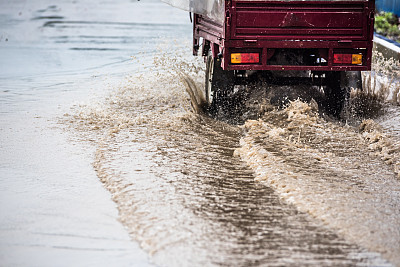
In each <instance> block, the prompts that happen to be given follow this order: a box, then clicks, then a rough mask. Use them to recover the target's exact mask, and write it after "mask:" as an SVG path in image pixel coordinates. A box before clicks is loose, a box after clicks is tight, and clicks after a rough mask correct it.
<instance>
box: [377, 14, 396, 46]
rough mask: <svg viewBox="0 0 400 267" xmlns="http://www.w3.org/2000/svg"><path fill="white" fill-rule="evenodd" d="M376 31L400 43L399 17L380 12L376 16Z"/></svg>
mask: <svg viewBox="0 0 400 267" xmlns="http://www.w3.org/2000/svg"><path fill="white" fill-rule="evenodd" d="M375 31H376V32H377V33H378V34H381V35H383V36H386V37H387V38H389V39H391V40H394V41H396V42H399V43H400V23H399V17H397V16H396V15H395V14H393V13H391V12H379V13H377V14H376V16H375Z"/></svg>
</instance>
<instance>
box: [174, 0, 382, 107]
mask: <svg viewBox="0 0 400 267" xmlns="http://www.w3.org/2000/svg"><path fill="white" fill-rule="evenodd" d="M167 1H168V0H167ZM170 1H177V0H170ZM181 1H183V0H181ZM187 1H189V2H192V1H191V0H187ZM203 1H204V3H207V5H208V6H207V7H206V8H205V9H204V10H201V12H199V13H196V10H195V9H189V10H190V11H194V12H195V14H194V21H193V53H194V54H195V55H198V53H199V52H200V48H201V54H202V55H203V56H204V57H205V58H206V61H207V71H206V85H205V87H206V88H205V95H206V98H207V101H208V102H209V104H210V105H211V104H213V102H214V104H215V100H216V99H219V100H221V101H222V100H223V99H224V98H226V97H227V95H228V94H229V92H230V91H232V88H233V86H234V85H235V84H237V82H238V81H239V80H240V79H239V78H240V77H243V76H246V75H247V74H246V73H249V71H251V72H254V71H262V72H271V73H273V72H278V71H279V72H282V71H299V72H302V73H303V74H302V75H301V77H297V78H298V80H299V81H304V82H310V83H312V84H316V83H318V84H317V85H319V86H321V88H322V87H323V88H324V89H323V91H324V94H325V96H326V98H327V102H328V106H329V107H328V109H330V110H331V111H332V113H333V114H334V115H338V114H339V113H340V110H341V108H342V107H343V102H344V100H345V98H346V95H347V93H348V90H349V87H359V88H360V87H361V73H360V72H361V71H368V70H370V69H371V57H372V46H373V44H372V39H373V30H374V27H373V24H374V12H375V0H361V1H360V0H354V1H340V0H339V1H338V0H328V1H312V0H311V1H310V0H307V1H290V0H289V1H288V0H286V1H276V0H275V1H265V0H225V1H223V0H203ZM193 2H196V3H197V5H198V4H199V3H200V2H201V1H200V0H197V1H193ZM189 5H190V3H189ZM212 11H214V12H212ZM304 73H306V74H305V75H304ZM295 78H296V77H295ZM222 102H223V101H222ZM222 102H220V103H219V104H221V103H222Z"/></svg>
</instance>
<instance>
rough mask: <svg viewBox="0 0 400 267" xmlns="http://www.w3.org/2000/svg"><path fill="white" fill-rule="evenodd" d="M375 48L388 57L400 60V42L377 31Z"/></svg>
mask: <svg viewBox="0 0 400 267" xmlns="http://www.w3.org/2000/svg"><path fill="white" fill-rule="evenodd" d="M374 50H376V51H378V52H380V53H382V54H383V56H384V57H385V58H387V59H389V58H394V59H397V60H399V61H400V44H399V43H397V42H395V41H392V40H390V39H388V38H386V37H384V36H382V35H380V34H377V33H374Z"/></svg>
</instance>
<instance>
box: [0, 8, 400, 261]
mask: <svg viewBox="0 0 400 267" xmlns="http://www.w3.org/2000/svg"><path fill="white" fill-rule="evenodd" d="M21 5H22V7H25V8H26V5H28V6H29V5H32V6H31V7H29V8H27V9H28V10H30V13H29V15H26V16H27V17H29V18H30V19H29V22H28V21H26V20H22V21H25V23H26V24H27V25H30V27H31V28H32V29H33V30H36V31H37V30H38V29H40V30H39V31H41V32H42V33H41V34H40V36H41V41H40V42H39V41H37V40H36V41H31V40H30V41H29V42H28V41H27V42H28V45H26V46H27V47H28V48H26V50H27V51H29V54H30V53H32V50H33V51H36V52H37V51H39V52H40V53H41V54H40V55H41V56H39V58H41V59H42V60H44V63H42V64H45V66H48V68H47V69H46V70H44V69H43V68H41V67H39V66H40V65H41V64H40V63H35V64H37V66H36V67H32V69H29V68H27V69H23V71H21V70H20V69H19V68H17V67H16V65H17V64H16V63H15V62H14V60H16V59H15V58H17V57H15V56H9V57H7V55H8V54H9V53H11V52H10V51H13V50H14V49H15V50H18V51H23V50H24V49H25V48H24V46H22V47H19V46H17V45H16V44H15V43H14V44H13V45H9V44H7V45H5V46H4V47H2V57H4V58H6V60H8V63H9V65H11V66H14V70H13V69H12V68H11V69H8V68H7V67H6V65H5V64H2V68H3V69H4V70H5V74H4V76H2V77H1V79H2V81H3V85H2V87H1V89H2V98H1V103H2V106H1V113H2V121H1V122H2V127H1V129H2V131H1V138H2V140H7V141H8V142H4V143H3V145H2V151H3V152H2V159H3V160H2V167H3V168H2V176H3V175H4V176H3V178H2V183H3V184H4V185H7V186H6V187H5V189H4V190H3V191H4V192H9V195H13V194H12V193H13V192H19V191H22V192H25V191H29V192H33V193H29V194H27V193H26V194H22V195H21V197H22V196H23V197H25V198H28V199H30V200H29V201H30V202H34V203H37V204H35V205H33V204H31V205H29V204H25V206H26V207H25V209H22V211H24V212H26V211H30V213H29V218H33V219H35V218H37V217H38V216H39V215H38V213H39V212H36V210H45V211H46V212H40V213H44V214H45V215H42V216H43V218H42V219H41V220H39V222H38V223H37V224H34V225H32V224H29V223H26V222H24V221H28V216H24V215H21V214H19V213H17V212H15V211H13V210H10V209H6V207H7V205H5V203H8V202H9V201H10V199H11V200H12V201H15V202H18V201H20V200H19V199H20V198H19V197H18V196H17V197H14V198H11V196H7V197H3V198H2V205H1V207H2V214H3V211H4V212H6V213H4V214H7V217H9V216H11V215H12V216H13V217H12V218H15V219H14V220H11V221H9V222H7V221H5V220H3V221H2V223H1V226H2V229H1V230H2V231H1V234H2V237H3V238H2V239H3V240H5V241H2V251H11V250H12V249H14V248H15V247H17V248H18V247H19V248H21V247H29V246H32V247H35V248H38V247H39V249H35V250H34V251H33V252H32V251H28V250H25V249H19V250H18V251H19V254H12V255H11V256H9V255H8V254H5V253H3V255H2V257H1V261H2V263H6V264H4V265H8V266H13V265H15V263H19V264H20V265H22V266H28V265H29V263H28V261H26V262H22V263H21V262H19V261H18V259H17V257H18V256H20V255H22V256H25V257H26V258H27V259H30V260H32V259H35V262H37V263H38V265H41V266H43V265H49V266H51V265H52V263H56V265H63V264H65V265H68V263H62V262H64V259H65V258H68V257H70V256H71V253H70V251H74V253H75V254H76V255H77V261H78V262H80V263H87V262H88V263H89V265H90V264H93V265H96V266H99V265H100V266H101V265H103V266H109V264H111V265H113V264H114V265H117V266H146V265H150V264H155V265H157V266H399V264H400V259H399V255H400V246H399V244H400V243H399V241H400V232H399V229H400V208H399V207H400V196H399V194H400V180H399V176H398V169H396V168H397V166H398V161H397V159H398V158H399V157H398V155H399V143H398V142H399V141H400V138H399V136H398V135H397V133H398V132H399V129H400V125H399V124H398V114H400V109H399V108H398V106H394V105H391V106H390V108H388V110H390V112H388V113H386V114H384V115H382V116H379V117H378V118H374V120H375V122H374V121H365V122H364V123H363V124H356V125H351V126H349V125H346V124H345V123H343V122H339V121H337V120H333V119H330V118H329V117H324V116H320V115H319V114H318V109H316V108H315V107H312V106H310V105H308V104H306V103H303V102H301V101H295V102H293V103H292V104H291V105H289V106H288V107H286V108H284V109H276V108H271V107H268V108H263V107H261V106H260V109H262V110H263V112H260V113H259V117H257V118H252V119H248V120H247V121H246V122H245V123H244V124H243V125H234V124H227V123H225V122H222V121H218V120H214V119H212V118H210V117H208V116H207V115H205V114H198V113H196V112H193V108H192V106H193V105H195V104H193V103H191V99H190V97H189V94H188V93H187V92H191V93H194V94H195V95H196V93H198V92H199V91H201V90H202V88H203V79H204V62H203V61H202V59H201V58H194V57H192V56H191V50H190V42H191V40H190V34H191V27H190V24H188V22H186V21H187V20H188V18H187V14H186V13H183V14H182V13H180V12H177V11H174V9H173V8H170V7H168V6H166V5H164V4H162V3H159V2H158V1H147V2H146V3H144V1H140V2H137V1H134V2H130V1H120V2H118V3H115V2H104V3H101V5H103V6H102V8H100V9H96V11H95V9H93V3H91V1H82V2H73V3H72V2H71V3H70V2H67V1H66V2H65V3H62V4H57V6H55V5H52V4H51V3H48V1H47V2H46V1H43V2H42V1H38V2H37V3H35V4H34V5H33V4H28V3H27V2H23V1H22V2H21ZM99 5H100V4H99ZM38 6H40V7H38ZM94 6H98V5H96V4H95V5H94ZM7 7H8V8H9V9H11V10H14V7H10V6H7ZM16 10H18V8H16ZM85 10H86V11H85ZM99 10H102V12H100V13H96V12H99ZM154 10H157V14H159V16H151V17H150V16H149V14H151V12H154ZM84 11H85V12H84ZM10 12H11V11H10ZM82 12H83V13H82ZM132 12H133V13H132ZM116 13H118V14H120V16H118V17H116V16H115V15H113V14H116ZM17 14H18V13H17ZM21 16H22V15H21ZM3 17H4V15H3ZM171 17H172V18H171ZM82 18H86V19H85V20H83V19H82ZM5 21H10V19H9V18H6V19H5ZM11 21H12V20H11ZM172 21H173V22H172ZM21 23H22V22H21ZM17 24H18V23H17ZM25 26H26V25H25ZM9 27H11V26H9ZM24 28H25V27H24ZM9 31H10V32H11V30H9ZM3 36H4V35H3ZM10 36H12V35H11V34H10ZM10 36H9V37H7V38H8V39H9V41H7V42H10V40H11V39H12V38H11V37H10ZM133 36H134V37H133ZM159 36H161V38H159ZM162 36H164V37H162ZM169 36H174V38H173V39H172V40H170V38H168V37H169ZM2 38H3V39H2V40H5V39H4V37H2ZM42 39H43V40H42ZM3 42H4V41H2V43H1V44H2V45H3V44H4V43H3ZM15 46H17V48H15ZM43 47H47V48H49V49H48V50H46V53H47V51H51V50H52V49H54V50H55V51H56V52H55V53H50V54H51V55H52V56H51V57H48V58H44V55H43V53H45V52H44V51H43ZM76 53H77V54H76ZM23 55H24V54H23V53H21V54H20V57H21V61H24V59H25V58H24V56H23ZM71 55H74V56H73V57H72V56H71ZM54 57H57V60H54ZM27 58H29V59H32V58H31V56H30V55H29V56H28V57H27ZM43 58H44V59H43ZM56 62H58V63H56ZM51 64H58V65H57V66H58V67H57V68H56V69H57V70H54V71H51V70H50V69H51ZM19 67H20V66H19ZM49 70H50V71H49ZM7 71H9V72H7ZM21 72H22V73H21ZM188 81H189V84H188V83H187V82H188ZM267 89H268V88H263V87H260V88H258V90H261V91H262V90H267ZM59 94H61V95H62V96H63V97H62V99H58V98H57V96H59ZM55 99H57V100H55ZM260 102H261V101H260ZM395 114H397V116H396V115H395ZM15 118H17V119H18V121H19V122H20V123H19V124H15V120H14V119H15ZM376 122H377V123H380V124H381V125H382V126H381V127H379V126H378V125H377V124H376ZM27 129H29V130H30V131H27ZM16 133H19V135H17V134H16ZM24 139H26V141H25V142H23V143H22V144H19V143H18V141H19V140H24ZM10 140H11V141H10ZM32 140H33V142H31V141H32ZM37 140H40V141H37ZM34 144H36V145H34ZM15 148H19V149H20V150H21V151H28V152H25V154H27V156H26V155H25V154H23V153H22V156H21V155H19V154H17V155H16V156H14V157H11V158H10V155H12V151H13V149H15ZM17 150H18V149H17ZM49 151H51V152H52V153H49ZM60 151H61V152H60ZM37 155H40V157H38V156H37ZM6 158H10V159H9V160H5V159H6ZM63 158H68V159H69V160H68V161H66V162H65V161H64V160H62V159H63ZM15 162H22V163H21V164H16V163H15ZM24 162H26V165H25V164H23V163H24ZM16 166H18V168H17V167H16ZM24 166H41V168H40V171H36V172H35V171H32V172H33V173H37V174H38V175H36V176H37V177H49V179H36V180H35V179H33V178H32V177H36V176H35V175H29V174H26V175H21V176H17V175H16V170H22V171H24V172H29V171H30V170H31V168H29V167H24ZM7 170H8V171H7ZM33 170H34V169H33ZM63 170H65V171H63ZM91 171H92V172H94V173H91ZM5 174H7V175H5ZM71 174H72V175H71ZM59 175H60V177H62V178H61V181H63V182H62V183H61V182H60V180H59V179H56V180H54V177H56V176H59ZM71 176H73V177H75V178H74V179H73V180H71ZM15 177H18V181H21V184H15V185H13V184H12V183H11V182H10V181H11V180H12V178H15ZM21 177H23V178H21ZM24 179H25V180H24ZM26 180H33V182H32V183H31V184H32V185H34V186H30V185H29V184H28V185H27V184H24V181H26ZM88 181H89V182H88ZM96 182H97V183H96ZM100 182H101V183H100ZM37 185H40V186H41V187H43V188H44V192H56V193H57V194H56V195H54V196H52V197H51V198H49V197H45V196H41V198H43V201H38V202H35V201H32V200H31V199H35V198H36V197H37V196H38V195H42V194H43V192H42V191H41V190H39V189H37V188H35V187H36V186H37ZM50 185H51V186H50ZM101 186H103V187H104V188H105V189H107V191H108V192H109V193H110V195H111V198H112V200H113V201H114V203H115V207H113V205H112V204H111V201H110V202H108V198H109V197H108V196H107V194H106V192H103V191H101V190H102V188H101ZM64 188H72V189H71V190H65V189H64ZM93 188H94V189H93ZM71 192H73V194H72V195H73V196H74V198H73V199H75V200H76V201H75V202H73V204H68V205H67V204H66V203H68V201H69V199H68V196H70V194H71ZM57 196H58V197H57ZM93 196H94V198H93ZM54 199H58V201H57V202H55V204H54V205H49V204H47V203H46V201H49V200H54ZM60 199H61V200H60ZM94 199H95V200H94ZM88 200H90V203H91V204H90V205H87V204H85V205H84V206H83V208H81V211H80V212H78V215H79V216H78V217H77V218H76V219H75V220H70V218H71V216H72V215H73V214H74V212H73V210H74V209H75V210H76V209H77V207H82V206H81V205H82V203H85V202H87V201H88ZM11 206H12V205H11ZM35 206H37V207H39V208H37V207H36V208H35ZM66 207H69V208H66ZM104 207H107V208H104ZM103 208H104V210H103ZM114 208H116V209H117V210H118V215H116V214H115V210H114ZM54 210H59V211H60V213H61V214H63V215H60V214H57V212H55V211H54ZM68 210H69V212H67V211H68ZM89 210H91V212H92V213H87V212H88V211H89ZM85 214H90V216H88V218H85ZM96 214H100V216H99V215H96ZM101 214H103V215H101ZM104 214H106V215H104ZM75 215H76V214H75ZM116 217H118V220H119V222H120V224H118V223H117V222H116V221H115V218H116ZM50 218H57V220H56V221H54V220H52V219H50ZM82 220H83V221H85V220H87V221H86V222H87V223H86V224H85V226H83V227H82V226H81V223H80V222H81V221H82ZM16 222H17V226H18V227H17V228H16V229H13V230H10V225H12V224H15V223H16ZM40 222H42V223H40ZM60 222H61V225H62V227H61V229H59V228H60V227H59V225H60V224H59V223H60ZM65 222H68V224H67V223H65ZM104 224H106V225H107V227H105V226H104ZM6 226H7V227H6ZM122 227H124V228H122ZM93 228H96V229H98V230H97V231H94V232H92V231H93V230H89V229H93ZM26 229H27V230H26ZM37 229H40V230H41V231H42V234H41V235H39V237H38V236H37V235H33V234H32V233H36V232H38V230H37ZM124 230H126V232H128V234H129V236H130V239H131V240H132V241H131V242H129V241H127V234H126V232H125V235H124ZM12 233H18V235H15V234H14V235H13V234H12ZM24 234H27V237H28V238H27V239H25V240H24V239H23V238H19V239H17V238H16V236H23V235H24ZM47 235H53V236H54V235H56V236H58V237H60V238H58V239H57V242H58V244H55V241H54V240H50V239H47V238H46V236H47ZM79 235H81V236H86V237H88V236H89V237H91V238H92V239H94V240H101V241H102V245H101V246H100V247H99V246H94V245H93V243H90V242H88V243H85V241H81V242H82V243H81V242H80V241H76V242H75V241H71V240H67V239H65V238H62V237H63V236H69V237H70V236H79ZM83 240H85V239H83ZM122 240H123V242H122ZM116 241H118V244H119V245H118V246H116V245H115V244H116V243H114V242H116ZM95 243H96V245H98V244H99V242H98V241H96V242H95ZM66 246H67V247H69V249H68V250H67V251H63V250H61V252H60V249H59V247H66ZM138 246H140V249H139V248H138ZM116 247H118V249H117V250H115V248H116ZM56 249H58V250H57V251H58V252H57V253H54V250H56ZM88 251H91V252H88ZM96 251H97V252H99V253H96ZM89 254H90V255H89ZM54 255H57V256H58V258H56V257H55V256H54ZM40 256H42V257H44V258H46V259H45V260H43V259H42V260H40V259H38V258H39V257H40ZM147 257H148V259H147ZM89 258H91V259H93V258H95V259H96V260H95V261H94V262H92V261H90V260H89ZM60 259H62V261H60ZM105 259H107V261H106V260H105ZM47 260H48V261H47ZM46 262H47V264H45V263H46ZM13 263H14V264H13ZM61 263H62V264H61ZM75 263H76V262H75ZM53 265H54V264H53ZM83 265H86V264H83Z"/></svg>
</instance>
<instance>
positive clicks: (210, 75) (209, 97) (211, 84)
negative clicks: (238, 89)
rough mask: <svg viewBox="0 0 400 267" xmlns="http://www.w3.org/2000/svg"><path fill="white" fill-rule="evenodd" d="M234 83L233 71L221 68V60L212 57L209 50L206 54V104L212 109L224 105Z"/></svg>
mask: <svg viewBox="0 0 400 267" xmlns="http://www.w3.org/2000/svg"><path fill="white" fill-rule="evenodd" d="M234 85H235V75H234V73H233V71H227V70H223V69H222V67H221V61H220V60H219V59H216V58H215V59H214V57H213V56H212V53H211V51H210V52H209V54H208V56H207V64H206V75H205V92H204V95H205V99H206V102H207V104H208V106H209V107H210V108H211V109H213V110H217V109H218V108H219V107H224V106H226V105H227V104H228V98H229V94H230V93H231V92H232V91H233V87H234Z"/></svg>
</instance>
